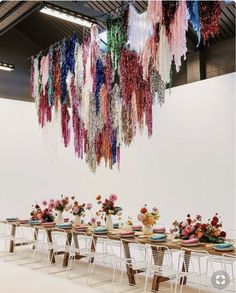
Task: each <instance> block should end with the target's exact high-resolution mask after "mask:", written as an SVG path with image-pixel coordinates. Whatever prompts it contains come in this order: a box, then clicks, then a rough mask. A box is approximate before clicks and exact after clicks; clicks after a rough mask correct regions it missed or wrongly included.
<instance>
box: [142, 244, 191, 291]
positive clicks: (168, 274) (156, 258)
mask: <svg viewBox="0 0 236 293" xmlns="http://www.w3.org/2000/svg"><path fill="white" fill-rule="evenodd" d="M150 248H151V259H150V261H149V264H148V267H147V271H146V278H145V285H144V292H146V291H147V284H148V277H149V276H150V275H151V276H153V278H154V276H155V277H162V278H168V279H169V280H170V290H171V291H170V292H173V281H175V292H176V290H177V282H178V281H179V280H180V278H181V277H184V276H185V275H186V274H185V272H180V271H178V270H176V269H175V267H174V264H173V259H172V251H171V250H170V249H169V248H168V247H167V246H164V245H152V246H151V247H150Z"/></svg>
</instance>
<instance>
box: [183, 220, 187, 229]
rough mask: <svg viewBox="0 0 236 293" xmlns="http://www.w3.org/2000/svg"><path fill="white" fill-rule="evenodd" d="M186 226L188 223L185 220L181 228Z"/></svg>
mask: <svg viewBox="0 0 236 293" xmlns="http://www.w3.org/2000/svg"><path fill="white" fill-rule="evenodd" d="M187 225H188V221H187V220H185V221H183V223H182V224H181V226H182V227H183V228H184V227H186V226H187Z"/></svg>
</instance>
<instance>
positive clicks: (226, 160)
mask: <svg viewBox="0 0 236 293" xmlns="http://www.w3.org/2000/svg"><path fill="white" fill-rule="evenodd" d="M234 81H235V74H228V75H224V76H220V77H216V78H212V79H208V80H205V81H200V82H196V83H193V84H187V85H185V86H181V87H177V88H173V89H172V90H171V95H170V96H168V93H167V97H166V102H165V104H164V105H163V106H162V107H161V108H157V106H155V112H156V113H155V119H154V134H153V137H152V138H151V139H150V140H148V139H147V136H146V134H143V135H142V136H138V137H137V138H136V140H135V143H133V145H132V146H131V147H129V148H122V150H121V170H120V171H118V170H117V169H116V168H115V169H114V170H113V171H110V170H108V169H105V168H100V169H98V171H97V173H96V175H94V174H92V173H90V171H89V170H88V167H87V165H86V164H85V162H84V161H80V160H78V159H77V158H76V157H75V156H74V152H73V148H70V149H68V150H66V149H64V147H63V145H62V143H61V142H59V143H58V145H57V143H55V136H51V137H50V136H47V137H50V138H48V139H46V140H45V136H44V138H43V137H42V134H41V133H40V132H41V131H40V129H39V127H38V125H37V118H36V111H35V108H34V105H33V104H32V103H27V102H19V101H13V100H4V99H0V138H1V144H0V199H1V201H0V218H5V217H7V216H19V217H23V218H25V217H27V216H28V214H29V212H30V210H31V204H32V203H33V202H34V201H35V200H39V201H40V200H42V199H48V198H51V197H55V196H57V195H59V194H61V193H64V194H67V195H79V199H80V200H81V201H86V200H87V201H92V202H95V201H94V198H95V196H96V195H97V194H99V193H101V194H104V195H109V194H110V193H112V192H114V193H116V194H118V195H119V203H120V204H121V205H122V206H123V207H124V213H125V215H126V216H127V215H131V216H133V217H135V216H136V214H137V213H138V210H139V208H140V207H141V206H142V205H143V204H144V203H147V204H149V205H151V206H153V205H155V206H157V207H159V209H160V212H161V215H162V218H161V220H160V221H161V222H162V223H165V224H166V225H167V226H168V227H169V226H170V224H171V222H172V220H174V219H175V218H178V219H182V218H184V217H185V215H186V214H187V213H188V212H189V213H191V214H196V213H200V214H202V215H203V217H204V219H206V220H207V219H208V218H209V217H211V216H212V215H213V214H214V213H215V212H218V213H220V214H221V215H222V219H223V221H224V226H225V227H226V228H233V223H234V221H233V219H234V215H235V153H234V151H235V141H234V137H235V88H234ZM0 95H1V92H0ZM49 145H50V148H51V150H49V149H50V148H49V147H48V146H49ZM56 145H57V153H56V154H55V150H56V148H55V147H56Z"/></svg>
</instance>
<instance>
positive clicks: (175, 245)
mask: <svg viewBox="0 0 236 293" xmlns="http://www.w3.org/2000/svg"><path fill="white" fill-rule="evenodd" d="M0 223H5V224H10V225H11V235H12V236H15V235H16V229H17V227H19V226H21V227H33V228H34V229H35V232H34V238H35V240H36V239H37V235H38V230H39V229H45V230H46V233H47V239H48V241H49V242H52V230H54V231H55V230H56V231H58V232H66V233H67V244H69V245H71V242H72V237H73V236H74V239H73V240H74V243H75V245H77V246H78V242H77V239H76V238H75V235H76V233H75V232H74V231H73V230H72V229H60V228H53V229H52V228H45V227H43V226H42V225H35V226H31V225H29V224H19V223H17V222H6V221H0ZM72 232H73V233H72ZM120 232H121V231H120V230H116V229H115V230H114V232H111V233H108V234H107V235H106V236H107V237H108V238H109V239H111V240H117V241H120V240H122V243H123V247H124V252H125V256H126V258H130V250H129V243H130V242H131V243H132V242H137V241H138V242H139V243H141V244H150V245H151V246H152V249H153V250H155V247H158V244H156V243H153V242H151V241H150V240H149V236H147V237H143V236H141V235H137V236H135V237H133V238H131V239H121V237H120ZM78 234H79V233H78ZM86 234H87V235H88V236H89V235H91V236H93V237H94V239H95V243H96V241H97V239H98V238H99V235H94V234H93V233H92V232H87V233H86ZM26 244H28V243H25V244H24V243H23V244H21V245H26ZM160 245H164V246H166V247H168V248H169V249H176V250H181V249H182V248H183V247H182V246H181V242H176V241H173V240H170V239H168V238H167V240H166V241H165V242H163V243H161V244H160ZM16 246H19V243H15V242H14V241H13V240H11V241H10V246H9V252H10V253H13V252H14V249H15V247H16ZM93 249H95V247H93ZM193 249H194V250H199V251H200V250H205V251H207V252H208V253H209V254H212V255H216V256H217V255H218V256H221V255H222V254H223V252H221V251H216V250H215V249H214V248H213V245H212V244H204V243H202V244H201V245H200V246H197V247H194V248H193ZM49 253H50V259H52V262H55V258H54V255H53V250H50V252H49ZM60 253H63V254H64V258H63V267H66V266H67V265H68V261H69V253H68V252H60ZM60 253H59V254H60ZM228 254H230V255H232V256H234V255H235V251H231V252H228ZM189 255H191V251H185V254H184V257H185V259H188V258H189ZM77 258H78V259H79V258H80V256H78V257H77ZM126 269H127V277H128V280H129V285H131V286H134V285H135V284H136V283H135V274H137V273H140V272H141V271H136V270H133V269H132V266H128V265H127V267H126ZM166 280H168V278H165V277H159V276H154V278H153V281H152V290H153V291H154V292H155V291H158V290H159V285H160V283H161V282H163V281H166ZM183 282H184V284H186V278H184V280H183Z"/></svg>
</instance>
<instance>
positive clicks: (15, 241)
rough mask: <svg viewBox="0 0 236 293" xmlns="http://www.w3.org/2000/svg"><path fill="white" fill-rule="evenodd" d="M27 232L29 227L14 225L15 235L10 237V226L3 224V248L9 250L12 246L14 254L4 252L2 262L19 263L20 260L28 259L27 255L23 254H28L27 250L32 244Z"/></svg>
mask: <svg viewBox="0 0 236 293" xmlns="http://www.w3.org/2000/svg"><path fill="white" fill-rule="evenodd" d="M29 230H30V227H28V226H20V225H16V227H15V235H12V224H11V223H7V224H5V234H4V241H5V248H6V250H7V249H9V248H10V246H13V248H14V252H10V251H8V252H7V251H6V253H5V255H4V261H6V262H10V261H19V260H21V259H25V258H28V254H25V252H28V249H29V248H30V247H31V245H32V243H33V239H32V238H31V237H30V232H29ZM27 232H28V233H27Z"/></svg>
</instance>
